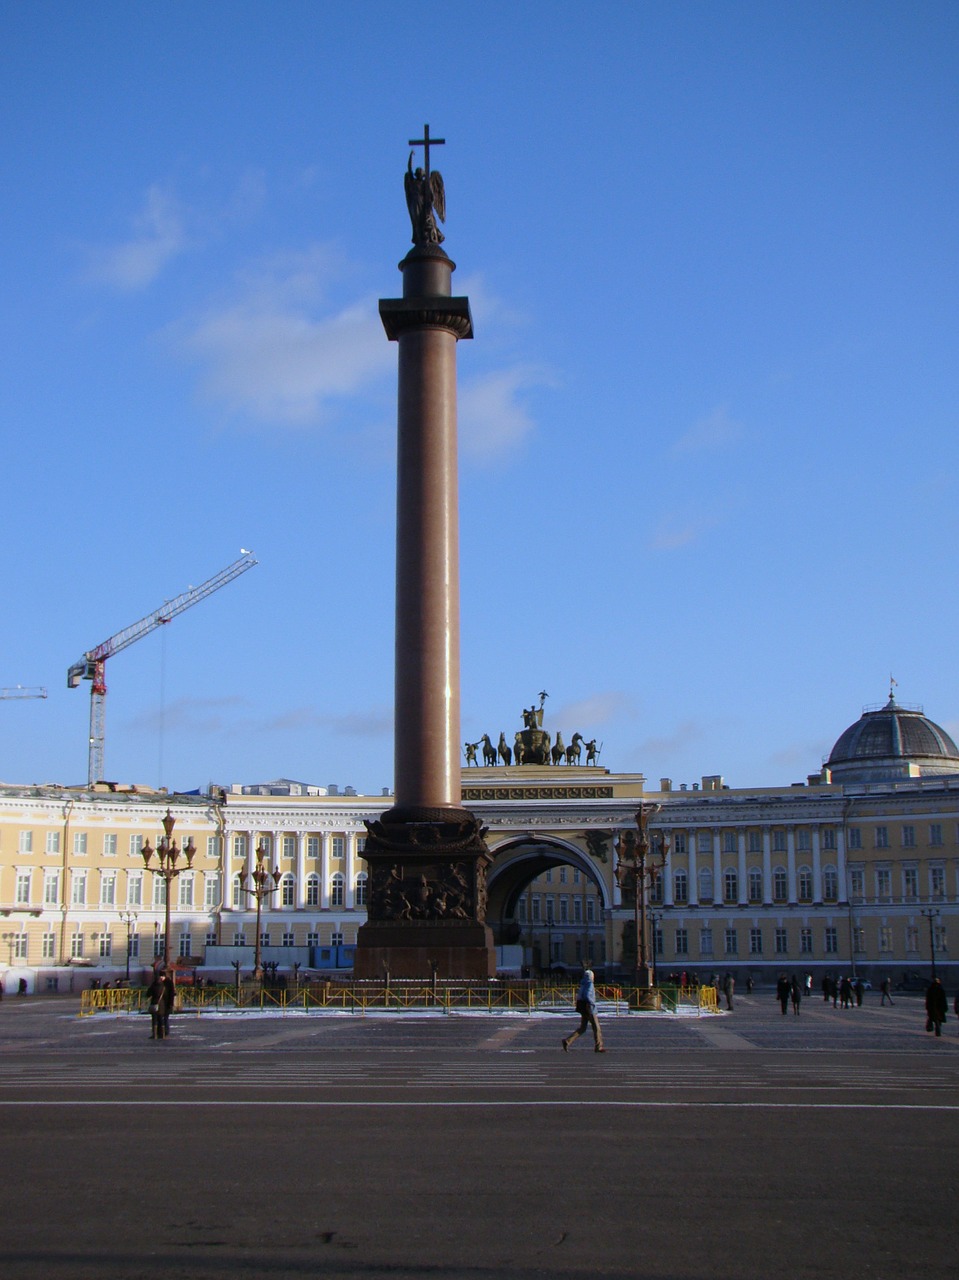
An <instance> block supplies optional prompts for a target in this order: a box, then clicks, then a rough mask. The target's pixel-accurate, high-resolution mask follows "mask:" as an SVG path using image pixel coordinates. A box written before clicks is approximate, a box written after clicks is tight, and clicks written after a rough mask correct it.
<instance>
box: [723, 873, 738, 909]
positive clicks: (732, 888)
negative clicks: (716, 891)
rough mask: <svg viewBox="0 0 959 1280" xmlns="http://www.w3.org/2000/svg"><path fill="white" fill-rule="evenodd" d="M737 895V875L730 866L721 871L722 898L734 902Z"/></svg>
mask: <svg viewBox="0 0 959 1280" xmlns="http://www.w3.org/2000/svg"><path fill="white" fill-rule="evenodd" d="M738 897H739V876H738V875H737V874H736V872H735V871H734V870H733V868H732V867H727V868H726V870H725V871H724V872H723V900H724V901H725V902H735V901H736V900H737V899H738Z"/></svg>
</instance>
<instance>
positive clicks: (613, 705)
mask: <svg viewBox="0 0 959 1280" xmlns="http://www.w3.org/2000/svg"><path fill="white" fill-rule="evenodd" d="M547 712H548V714H549V718H550V719H551V720H554V721H556V722H557V723H560V722H561V723H562V725H563V726H566V725H572V727H573V730H576V729H579V730H581V731H582V732H583V733H586V734H587V735H588V734H589V733H590V731H591V730H590V726H592V728H593V729H595V728H596V726H598V725H603V724H609V722H610V721H611V720H616V719H618V718H620V717H622V716H625V717H627V718H629V719H634V718H635V716H636V714H637V711H636V704H635V702H634V701H633V699H632V698H631V697H630V695H629V694H628V693H620V692H618V691H617V690H612V689H611V690H609V691H608V692H606V693H595V694H593V695H592V696H591V697H589V698H580V699H579V700H578V701H577V702H567V703H564V704H563V706H561V707H557V708H556V710H555V712H553V711H549V709H548V707H547ZM571 732H572V730H571Z"/></svg>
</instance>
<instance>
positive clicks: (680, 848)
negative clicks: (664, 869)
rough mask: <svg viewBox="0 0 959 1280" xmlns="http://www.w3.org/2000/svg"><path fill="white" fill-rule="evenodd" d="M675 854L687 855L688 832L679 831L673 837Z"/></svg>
mask: <svg viewBox="0 0 959 1280" xmlns="http://www.w3.org/2000/svg"><path fill="white" fill-rule="evenodd" d="M673 853H680V854H683V855H685V853H686V832H685V831H677V832H675V833H674V835H673Z"/></svg>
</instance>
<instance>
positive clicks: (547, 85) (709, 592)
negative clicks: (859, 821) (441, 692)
mask: <svg viewBox="0 0 959 1280" xmlns="http://www.w3.org/2000/svg"><path fill="white" fill-rule="evenodd" d="M957 55H959V8H957V6H956V5H955V4H953V3H945V2H943V3H939V2H934V0H933V2H931V0H912V2H910V3H908V4H906V3H896V4H888V3H882V2H873V3H858V2H857V0H851V2H849V3H843V4H835V3H813V2H810V3H803V4H793V3H788V4H787V3H776V2H774V0H770V2H769V3H748V2H736V0H733V2H730V3H698V2H692V0H691V2H689V3H681V2H677V3H603V2H602V0H601V2H599V3H594V4H592V5H589V6H583V5H579V4H572V3H566V2H565V0H559V2H558V3H557V0H553V2H552V3H539V2H537V0H533V2H530V3H526V4H516V3H509V4H507V3H498V2H493V3H489V2H487V3H484V4H482V5H465V4H459V5H458V4H452V5H448V6H445V7H443V6H439V7H438V6H436V5H434V4H429V5H427V4H421V3H417V2H416V0H407V3H405V4H403V5H396V4H387V3H355V4H349V5H343V4H332V3H319V2H315V3H299V2H292V0H287V2H283V0H272V2H269V3H267V2H266V0H264V2H261V3H257V2H244V0H234V2H233V3H229V4H228V3H206V4H202V5H198V4H176V3H174V4H162V5H159V4H156V5H130V4H128V3H104V2H101V3H96V2H93V3H89V4H84V5H77V4H74V3H57V2H47V3H36V4H23V3H9V2H5V3H0V137H2V138H3V146H2V150H0V165H2V173H0V192H2V194H0V202H2V213H3V227H4V233H3V236H2V237H0V265H2V279H3V288H2V290H0V324H2V342H0V378H2V389H3V392H2V394H3V415H4V429H5V430H4V434H5V440H6V446H5V461H6V465H5V467H4V485H3V493H4V499H3V506H2V520H3V525H4V543H5V547H4V549H5V555H4V570H5V572H4V579H5V590H4V608H3V611H2V615H0V634H2V645H0V652H2V665H0V685H5V686H9V685H15V684H17V683H20V684H24V685H45V686H47V687H48V690H49V697H48V698H47V700H46V701H27V702H19V703H17V702H10V701H6V702H3V703H0V717H2V726H3V732H2V733H0V778H2V779H3V780H5V781H8V782H45V781H58V782H63V783H71V782H82V781H83V780H84V779H85V777H86V755H87V746H86V744H87V730H88V717H89V696H88V695H89V685H88V684H86V683H84V684H83V685H82V686H81V687H80V688H79V689H77V690H74V691H72V692H71V691H68V690H67V688H66V679H65V676H66V669H67V667H68V666H69V665H70V664H71V663H72V662H74V661H76V660H77V659H78V658H79V657H80V656H81V654H82V653H83V652H84V651H85V650H87V649H89V648H92V647H93V646H94V645H96V644H98V643H99V642H101V641H103V640H105V639H106V638H107V637H108V636H110V635H112V634H113V633H115V632H117V631H119V630H121V629H122V628H123V627H125V626H127V625H128V624H130V623H132V622H134V621H136V620H137V619H138V618H140V617H141V616H143V615H144V614H146V613H148V612H149V611H150V610H151V609H153V608H154V607H156V606H158V605H159V604H160V603H161V602H162V601H163V600H165V599H168V598H171V597H173V596H175V595H178V594H179V593H180V592H182V591H184V590H185V589H186V588H187V587H188V586H190V585H193V584H197V583H199V582H201V581H202V580H204V579H206V578H208V577H210V576H212V575H213V574H214V573H216V572H217V571H218V570H219V569H220V568H222V567H223V566H225V565H227V564H228V563H230V562H231V561H232V560H234V559H235V558H236V557H237V556H238V554H239V551H240V548H241V546H242V547H249V548H252V549H253V550H254V551H255V552H256V555H257V557H258V559H259V561H260V563H259V565H258V566H257V568H256V569H254V570H253V571H251V572H249V573H247V574H245V575H244V576H243V577H241V578H239V579H238V580H237V581H236V582H234V583H232V584H231V585H229V586H228V587H226V588H224V589H223V590H222V591H221V592H219V593H218V594H217V595H215V596H212V597H210V598H209V599H208V600H206V601H204V602H202V603H201V604H199V605H197V606H196V607H195V608H194V609H192V610H190V611H189V612H187V613H185V614H183V615H181V616H180V617H179V618H178V619H176V621H175V622H173V623H172V624H171V625H170V626H169V627H166V628H163V629H162V630H161V631H160V632H159V633H154V634H153V635H151V636H148V637H147V638H145V639H143V640H141V641H140V642H139V643H138V644H136V645H134V646H132V647H131V648H130V649H128V650H126V651H125V652H124V653H122V654H119V655H117V656H116V657H115V658H114V659H112V660H111V661H110V662H108V664H107V682H108V687H109V693H108V696H107V711H106V773H107V776H108V777H110V778H115V779H120V780H124V781H134V782H143V783H150V784H157V783H162V784H163V785H167V786H170V787H177V788H183V789H186V788H191V787H195V786H204V785H206V783H208V782H209V781H211V780H215V781H217V782H226V783H229V782H235V781H260V780H264V779H267V778H272V777H278V776H287V777H294V778H299V779H303V780H308V781H312V782H316V783H320V784H326V783H329V782H337V783H339V784H340V785H341V786H342V785H352V786H355V787H357V789H358V790H361V791H367V792H377V791H379V790H380V789H381V788H382V787H385V786H389V785H391V782H392V698H393V690H392V676H393V616H392V609H393V572H394V547H393V529H394V500H395V499H394V462H395V377H396V348H395V345H393V344H390V343H388V342H387V341H386V338H385V335H384V334H383V331H382V327H381V325H380V322H379V319H378V316H377V310H376V302H377V299H378V298H379V297H391V296H396V295H397V294H398V293H399V292H400V290H401V278H400V275H399V272H398V271H397V263H398V261H399V259H400V258H401V257H402V256H403V254H404V253H405V252H406V249H407V247H408V241H409V222H408V218H407V215H406V210H405V204H404V198H403V188H402V175H403V170H404V168H405V165H406V159H407V154H408V148H407V146H406V143H407V140H408V139H409V138H412V137H419V136H421V131H422V128H423V124H424V123H425V122H429V124H430V127H431V131H432V132H433V134H434V136H438V137H444V138H445V139H446V145H445V146H444V147H442V148H438V149H437V151H435V152H434V153H433V163H434V167H437V168H439V169H440V170H441V172H442V173H443V175H444V179H445V183H446V192H447V204H448V217H447V222H446V227H445V231H446V236H447V239H446V245H445V247H446V248H447V250H448V251H449V253H450V256H451V257H452V258H453V259H454V261H455V262H456V263H457V272H456V274H455V276H454V278H453V282H454V290H455V291H457V292H462V293H467V294H468V295H469V296H470V299H471V304H472V308H473V315H474V321H475V330H476V336H475V339H474V340H473V341H472V342H464V343H461V344H460V346H459V349H458V359H459V379H460V428H461V474H460V480H461V585H462V673H463V674H462V701H463V732H464V737H470V738H473V739H475V738H478V737H479V735H480V734H481V733H483V732H484V731H485V732H489V733H490V734H491V735H492V736H493V738H494V739H495V738H496V736H497V735H498V734H499V732H500V730H505V731H506V732H507V736H508V737H509V738H511V737H512V734H513V732H515V730H516V729H517V728H519V727H521V720H520V710H521V708H522V707H523V706H528V705H529V703H530V702H531V701H533V700H534V699H535V697H536V696H537V694H538V692H539V691H540V690H541V689H546V690H547V691H548V692H549V695H550V697H549V700H548V702H547V724H548V725H549V726H550V727H552V729H553V730H554V732H555V730H556V729H561V730H563V732H564V735H565V736H566V738H567V739H568V738H569V736H570V735H571V733H572V732H573V731H574V730H577V729H578V730H580V731H581V732H583V733H585V734H586V736H587V737H593V736H595V737H596V738H597V739H599V740H600V742H602V743H603V754H602V756H601V763H603V764H604V765H606V766H607V767H609V768H613V769H617V770H636V771H642V772H644V773H645V774H646V775H647V777H648V778H649V780H650V782H651V783H652V784H654V785H655V784H656V783H658V779H659V778H660V777H661V776H670V777H672V778H673V779H674V780H675V781H677V782H681V781H685V782H693V781H696V780H698V779H699V777H700V776H701V775H702V774H713V773H722V774H723V775H724V776H725V778H726V781H727V782H728V783H730V784H731V785H733V786H752V785H757V786H759V785H769V786H772V785H779V784H782V783H789V782H791V781H795V780H798V779H801V778H804V777H805V775H806V774H807V773H808V772H810V771H812V770H815V769H817V768H818V766H819V764H820V761H821V758H822V756H823V755H824V754H825V753H828V751H829V749H830V747H831V745H832V743H833V742H834V741H835V739H836V738H837V737H838V736H839V734H840V732H841V731H842V730H843V729H844V728H845V727H846V725H848V724H850V723H851V722H852V721H853V720H855V719H856V718H857V717H858V715H859V714H860V711H861V709H862V706H863V705H864V704H867V703H876V702H881V701H883V700H884V698H885V696H886V694H887V691H888V687H889V686H888V680H889V676H890V673H892V674H893V675H895V677H896V679H897V681H898V689H897V693H898V695H899V697H900V699H901V700H902V701H903V702H905V703H910V704H917V703H919V704H922V705H923V706H924V707H925V710H926V712H927V713H928V714H929V715H930V716H932V718H933V719H934V720H936V721H937V722H939V723H940V724H943V725H944V726H946V727H947V728H950V729H951V730H952V731H953V732H956V731H957V730H959V690H957V683H956V680H955V674H954V672H955V657H954V637H955V635H956V631H957V621H959V619H957V603H956V588H955V583H956V572H955V549H956V545H957V514H956V512H957V486H959V435H957V430H956V427H957V418H959V378H957V361H956V351H957V318H959V316H957V312H959V301H957V300H959V278H957V277H959V270H957V267H959V251H957V239H956V234H955V228H956V225H957V214H959V209H957V204H959V199H957V197H959V183H957V160H959V148H957V141H956V139H957V115H959V112H957V105H959V75H957V70H959V56H957Z"/></svg>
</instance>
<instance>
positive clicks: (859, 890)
mask: <svg viewBox="0 0 959 1280" xmlns="http://www.w3.org/2000/svg"><path fill="white" fill-rule="evenodd" d="M849 896H850V897H851V898H853V899H854V900H856V901H861V900H862V899H863V898H864V897H865V896H866V874H865V872H864V871H863V869H862V867H854V868H850V871H849Z"/></svg>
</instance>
